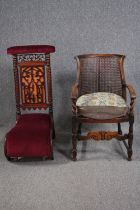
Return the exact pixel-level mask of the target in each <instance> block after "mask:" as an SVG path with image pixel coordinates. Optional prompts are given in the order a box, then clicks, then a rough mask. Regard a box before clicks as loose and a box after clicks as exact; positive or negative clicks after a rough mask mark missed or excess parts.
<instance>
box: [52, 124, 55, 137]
mask: <svg viewBox="0 0 140 210" xmlns="http://www.w3.org/2000/svg"><path fill="white" fill-rule="evenodd" d="M52 139H55V128H54V124H53V128H52Z"/></svg>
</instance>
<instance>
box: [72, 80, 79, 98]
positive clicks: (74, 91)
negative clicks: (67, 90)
mask: <svg viewBox="0 0 140 210" xmlns="http://www.w3.org/2000/svg"><path fill="white" fill-rule="evenodd" d="M78 86H79V85H78V83H75V84H74V85H73V86H72V89H71V99H77V98H78Z"/></svg>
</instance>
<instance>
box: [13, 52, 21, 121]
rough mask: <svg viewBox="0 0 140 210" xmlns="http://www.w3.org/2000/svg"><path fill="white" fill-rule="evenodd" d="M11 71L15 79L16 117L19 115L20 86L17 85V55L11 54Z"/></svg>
mask: <svg viewBox="0 0 140 210" xmlns="http://www.w3.org/2000/svg"><path fill="white" fill-rule="evenodd" d="M13 71H14V80H15V99H16V119H17V120H18V118H19V116H20V115H21V111H20V87H19V73H18V67H17V55H16V54H15V55H13Z"/></svg>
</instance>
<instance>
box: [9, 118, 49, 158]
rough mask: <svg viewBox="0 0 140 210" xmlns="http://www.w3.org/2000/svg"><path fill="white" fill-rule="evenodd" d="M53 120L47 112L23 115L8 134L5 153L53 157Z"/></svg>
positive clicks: (14, 155)
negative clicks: (51, 120)
mask: <svg viewBox="0 0 140 210" xmlns="http://www.w3.org/2000/svg"><path fill="white" fill-rule="evenodd" d="M50 131H51V122H50V116H49V115H47V114H26V115H21V116H20V118H19V120H18V121H17V124H16V126H15V127H14V128H13V129H11V130H10V131H9V132H8V133H7V135H6V141H5V155H6V156H8V157H48V158H51V157H52V156H53V154H52V143H51V132H50Z"/></svg>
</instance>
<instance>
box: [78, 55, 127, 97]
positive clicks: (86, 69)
mask: <svg viewBox="0 0 140 210" xmlns="http://www.w3.org/2000/svg"><path fill="white" fill-rule="evenodd" d="M76 60H77V65H78V84H79V96H81V95H84V94H88V93H94V92H111V93H115V94H117V95H120V96H122V97H123V98H124V99H126V89H125V88H123V86H124V85H125V77H124V70H123V62H124V56H121V55H107V54H106V55H96V54H94V55H93V54H92V55H90V54H89V55H80V56H77V57H76Z"/></svg>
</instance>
